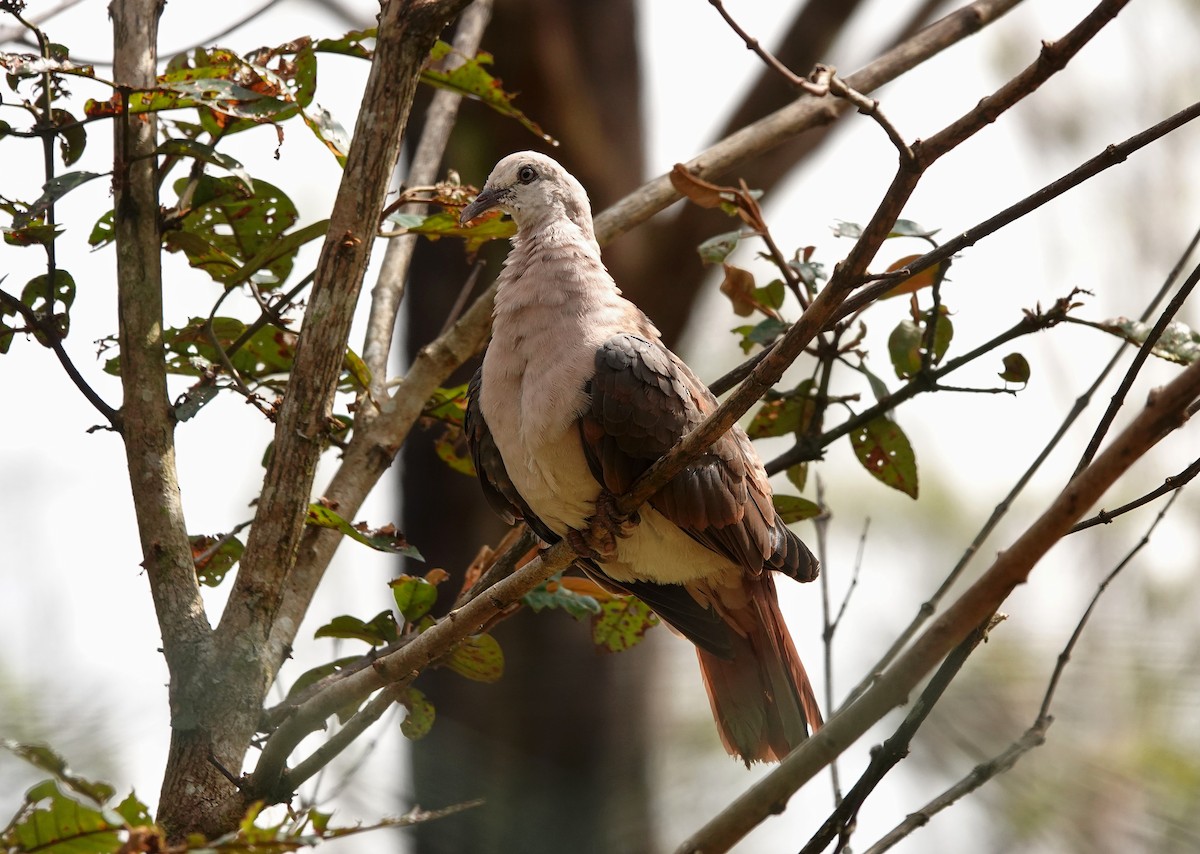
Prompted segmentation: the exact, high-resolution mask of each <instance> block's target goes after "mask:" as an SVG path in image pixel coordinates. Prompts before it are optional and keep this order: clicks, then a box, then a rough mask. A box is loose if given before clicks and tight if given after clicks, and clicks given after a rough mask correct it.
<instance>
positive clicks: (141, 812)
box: [113, 791, 154, 827]
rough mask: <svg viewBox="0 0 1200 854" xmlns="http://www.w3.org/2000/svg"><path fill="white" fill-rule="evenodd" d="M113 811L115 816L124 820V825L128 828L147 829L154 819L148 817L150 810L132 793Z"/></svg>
mask: <svg viewBox="0 0 1200 854" xmlns="http://www.w3.org/2000/svg"><path fill="white" fill-rule="evenodd" d="M113 809H114V810H116V812H117V815H119V816H121V818H123V819H125V823H126V824H128V825H129V826H130V827H147V826H149V825H152V824H154V818H153V817H152V816H151V815H150V808H149V807H147V806H146V805H145V804H144V803H142V802H141V801H140V800H138V798H137V796H136V795H135V794H134V793H133V792H132V791H130V793H129V794H128V795H126V796H125V800H123V801H121V803H119V804H117V805H116V806H115V807H114V808H113Z"/></svg>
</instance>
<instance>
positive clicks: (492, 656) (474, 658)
mask: <svg viewBox="0 0 1200 854" xmlns="http://www.w3.org/2000/svg"><path fill="white" fill-rule="evenodd" d="M446 666H447V667H449V668H450V669H451V670H453V671H454V672H455V673H457V674H458V675H459V676H465V677H466V678H467V679H472V680H474V681H476V682H498V681H499V680H500V677H501V676H503V675H504V652H503V651H502V650H501V649H500V644H498V643H496V639H495V638H494V637H492V636H491V635H487V634H483V635H472V636H471V637H469V638H467V639H466V640H465V641H463V642H462V643H461V644H460V645H459V646H458V647H457V648H456V649H455V650H454V652H452V653H451V654H450V658H449V659H448V660H447V661H446Z"/></svg>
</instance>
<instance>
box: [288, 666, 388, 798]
mask: <svg viewBox="0 0 1200 854" xmlns="http://www.w3.org/2000/svg"><path fill="white" fill-rule="evenodd" d="M401 694H403V690H402V689H400V688H397V687H395V686H388V687H386V688H384V689H383V690H382V691H380V692H379V693H378V694H376V695H375V696H374V697H373V698H372V699H371V701H370V702H369V703H367V705H366V706H364V707H363V708H361V709H359V710H358V711H357V712H355V713H354V715H353V716H352V717H351V718H350V720H348V721H346V723H345V724H343V725H342V726H341V728H340V729H338V731H337V732H335V733H334V734H333V735H331V736H329V738H328V739H326V740H325V742H324V743H323V744H321V746H320V747H318V748H316V749H315V750H314V751H313V752H312V753H310V754H309V755H308V756H307V757H305V758H304V759H302V760H301V761H300V762H298V763H296V766H295V767H294V768H292V769H290V770H289V771H287V772H286V773H285V774H284V775H283V778H282V780H281V781H280V786H281V788H284V789H290V790H293V791H294V790H295V789H297V788H299V787H300V786H301V785H302V784H303V783H304V782H305V781H306V780H308V779H309V778H310V777H312V776H313V774H316V773H317V772H318V771H320V770H321V769H322V768H324V767H325V766H326V765H328V764H329V763H330V762H332V761H333V759H334V758H335V757H337V756H338V755H339V754H340V753H341V752H342V751H343V750H345V749H346V748H347V747H349V746H350V745H351V744H353V743H354V741H355V740H356V739H357V738H358V737H359V736H360V735H362V734H363V732H364V731H365V730H366V729H367V727H369V726H370V725H371V724H373V723H375V721H377V720H379V719H380V718H381V717H383V713H384V712H386V711H387V710H388V709H390V708H391V707H392V703H394V702H396V700H397V699H399V697H400V696H401Z"/></svg>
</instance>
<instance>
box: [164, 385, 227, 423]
mask: <svg viewBox="0 0 1200 854" xmlns="http://www.w3.org/2000/svg"><path fill="white" fill-rule="evenodd" d="M219 393H220V389H218V388H217V387H216V386H215V385H212V384H211V383H208V382H205V381H201V382H199V383H197V384H196V385H194V386H192V387H191V388H189V389H188V390H187V391H185V392H184V393H183V394H182V395H180V396H179V399H178V400H177V401H175V420H176V421H178V422H179V423H180V424H182V423H183V422H184V421H191V420H192V419H193V418H195V417H196V416H197V415H198V414H199V413H200V410H201V409H203V408H204V407H206V406H208V404H210V403H212V402H213V401H214V400H216V398H217V394H219Z"/></svg>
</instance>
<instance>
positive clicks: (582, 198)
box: [459, 151, 592, 237]
mask: <svg viewBox="0 0 1200 854" xmlns="http://www.w3.org/2000/svg"><path fill="white" fill-rule="evenodd" d="M493 208H499V209H500V210H502V211H504V212H505V213H506V214H508V215H510V216H511V217H512V218H513V219H514V220H516V223H517V228H518V230H523V229H524V228H526V227H528V226H533V225H535V224H536V223H539V222H547V221H552V220H554V219H558V218H560V217H565V218H567V219H569V220H571V221H572V222H574V223H575V224H576V225H578V226H579V227H580V228H582V229H583V230H584V232H586V233H587V235H588V236H589V237H590V236H591V235H592V208H591V204H590V203H589V202H588V197H587V191H586V190H584V189H583V185H582V184H580V183H579V182H578V181H577V180H575V177H574V176H573V175H571V173H570V172H568V171H567V170H566V169H564V168H562V166H560V165H559V164H558V163H557V162H556V161H555V160H552V159H551V158H549V157H547V156H546V155H544V154H539V153H537V152H536V151H518V152H517V153H516V154H510V155H508V156H507V157H505V158H504V159H503V160H501V161H500V162H499V163H497V164H496V167H495V168H494V169H492V174H491V175H489V176H488V179H487V182H486V183H485V184H484V185H483V189H482V190H480V191H479V195H478V196H476V197H475V201H473V202H471V203H470V204H469V205H467V206H466V207H465V208H463V210H462V214H461V215H460V216H459V222H460V223H462V224H463V225H465V224H467V223H468V222H470V221H471V220H473V219H475V218H476V217H477V216H479V215H480V214H482V213H485V212H486V211H489V210H492V209H493Z"/></svg>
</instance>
